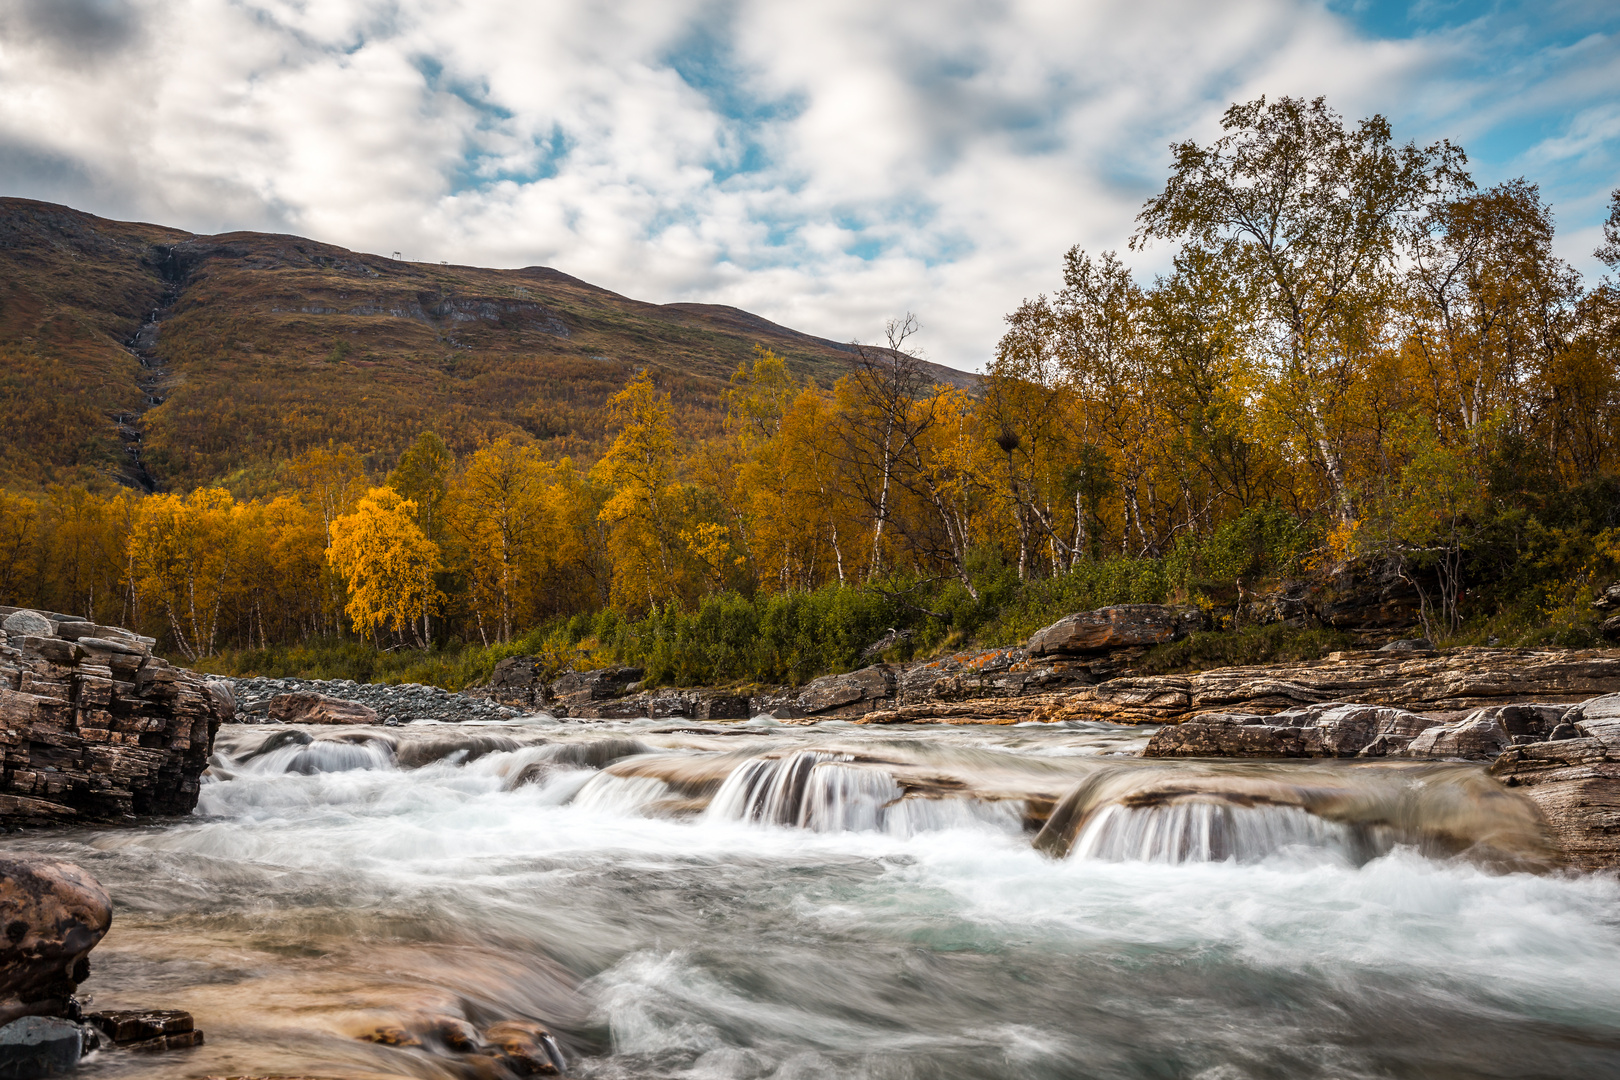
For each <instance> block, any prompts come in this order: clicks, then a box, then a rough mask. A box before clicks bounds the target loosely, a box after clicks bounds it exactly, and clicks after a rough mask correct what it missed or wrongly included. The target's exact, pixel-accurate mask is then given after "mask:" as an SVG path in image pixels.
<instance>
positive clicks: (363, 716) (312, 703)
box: [270, 692, 379, 724]
mask: <svg viewBox="0 0 1620 1080" xmlns="http://www.w3.org/2000/svg"><path fill="white" fill-rule="evenodd" d="M270 719H271V721H273V722H274V723H278V724H375V723H378V722H379V721H378V719H377V711H376V710H375V709H372V708H371V707H369V706H366V705H362V704H360V703H359V702H358V701H345V700H343V699H342V698H335V697H327V696H326V695H325V694H310V693H303V692H297V693H291V694H277V695H276V696H275V697H273V698H271V699H270Z"/></svg>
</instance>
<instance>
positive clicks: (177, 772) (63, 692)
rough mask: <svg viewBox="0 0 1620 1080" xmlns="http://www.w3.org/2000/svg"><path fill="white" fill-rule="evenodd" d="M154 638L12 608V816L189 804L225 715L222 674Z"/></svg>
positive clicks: (0, 736) (2, 668)
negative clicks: (178, 664) (210, 674)
mask: <svg viewBox="0 0 1620 1080" xmlns="http://www.w3.org/2000/svg"><path fill="white" fill-rule="evenodd" d="M152 645H153V642H152V639H151V638H143V637H140V636H138V635H136V634H132V633H130V632H129V631H127V630H123V629H120V628H118V627H111V626H98V625H96V624H94V623H91V622H87V621H84V620H81V619H74V618H72V617H70V616H66V615H58V614H56V613H53V612H40V611H31V610H27V609H16V608H0V745H3V746H4V748H5V761H4V764H3V766H0V823H4V824H5V825H6V826H8V827H9V826H12V825H17V824H31V823H42V822H77V821H107V820H127V819H129V818H131V817H133V816H136V815H168V814H184V813H188V812H190V810H191V809H192V808H193V807H194V806H196V805H197V791H198V777H199V776H200V775H201V773H202V771H203V769H204V768H206V767H207V764H208V754H209V750H210V748H211V746H212V744H213V738H214V733H215V732H216V731H217V730H218V728H219V725H220V724H221V723H222V722H224V721H226V720H228V719H230V718H231V716H232V715H233V714H234V713H235V703H234V701H233V700H232V697H231V692H230V690H229V688H228V687H226V686H225V685H224V684H222V683H214V682H209V681H207V680H205V679H204V678H203V677H202V676H200V675H198V674H196V673H194V672H191V671H185V670H183V669H180V668H175V667H171V666H169V664H168V662H167V661H165V660H164V659H162V658H161V657H157V656H153V655H152Z"/></svg>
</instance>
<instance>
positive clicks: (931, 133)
mask: <svg viewBox="0 0 1620 1080" xmlns="http://www.w3.org/2000/svg"><path fill="white" fill-rule="evenodd" d="M1262 94H1264V95H1267V96H1270V97H1276V96H1278V95H1283V94H1291V95H1297V96H1306V97H1315V96H1317V95H1324V96H1326V98H1327V99H1328V102H1329V104H1330V105H1332V106H1333V107H1334V108H1335V109H1337V110H1338V111H1339V112H1340V113H1342V114H1343V115H1344V116H1345V117H1346V118H1347V119H1350V120H1355V119H1359V118H1361V117H1363V116H1367V115H1370V114H1372V113H1375V112H1378V113H1383V114H1384V115H1386V116H1388V117H1389V118H1390V120H1391V121H1392V123H1393V125H1394V128H1395V133H1396V136H1397V138H1398V139H1400V140H1402V141H1405V140H1409V139H1410V140H1415V141H1417V142H1419V143H1427V142H1430V141H1433V140H1436V139H1439V138H1450V139H1452V140H1453V141H1454V142H1458V143H1461V144H1462V146H1463V147H1464V148H1465V149H1466V150H1467V152H1468V155H1469V158H1470V164H1471V168H1472V171H1473V173H1474V176H1475V179H1476V181H1477V182H1479V183H1480V184H1481V185H1482V186H1483V185H1486V184H1490V183H1495V182H1498V181H1501V180H1505V179H1510V178H1513V177H1517V176H1524V177H1526V178H1528V179H1529V180H1531V181H1532V182H1535V183H1538V184H1539V185H1540V186H1541V189H1542V192H1543V194H1544V196H1545V197H1546V198H1547V199H1548V201H1549V202H1551V204H1552V205H1553V208H1554V211H1555V213H1556V215H1557V219H1558V222H1559V229H1560V232H1559V253H1560V254H1561V255H1562V256H1563V257H1564V258H1566V259H1568V260H1569V261H1570V262H1572V263H1573V264H1574V265H1575V266H1577V267H1578V268H1579V269H1580V270H1581V271H1582V272H1583V273H1585V274H1587V275H1588V278H1589V280H1595V279H1596V278H1597V276H1598V275H1599V274H1600V272H1601V269H1602V268H1601V267H1600V266H1599V264H1597V263H1596V261H1595V260H1594V259H1592V258H1591V251H1592V249H1593V248H1594V247H1595V246H1596V245H1597V243H1598V242H1599V234H1600V225H1601V222H1602V219H1603V216H1604V206H1605V203H1606V201H1607V198H1608V193H1609V191H1610V190H1612V189H1613V188H1615V187H1620V4H1616V3H1614V2H1613V0H1544V2H1541V3H1523V4H1520V3H1510V2H1500V3H1490V2H1481V3H1467V2H1448V0H1420V2H1418V3H1415V4H1408V3H1394V2H1386V0H1309V2H1307V0H1224V2H1217V3H1212V2H1210V0H1121V2H1097V0H888V2H882V3H874V2H873V0H813V2H806V0H0V194H3V195H17V196H25V197H28V198H35V199H43V200H47V201H51V202H59V203H66V204H68V205H70V206H74V207H76V208H79V209H82V210H87V211H89V212H91V213H95V214H100V215H103V216H107V217H114V218H121V219H133V220H143V221H153V222H158V223H161V224H166V225H174V226H178V227H180V228H184V229H188V230H191V231H194V232H198V233H211V232H223V231H230V230H235V229H259V230H268V231H275V232H290V233H297V234H299V235H303V236H309V237H313V238H315V239H318V240H322V241H325V242H328V243H333V244H339V245H342V246H344V247H349V248H354V249H357V250H361V251H370V252H376V253H381V254H389V253H392V252H394V251H400V252H403V253H404V255H405V257H407V258H412V259H421V260H426V261H433V262H438V261H448V262H452V263H468V264H474V265H479V266H496V267H519V266H531V265H546V266H553V267H556V268H557V269H560V270H563V271H565V272H567V273H570V274H573V275H575V276H576V277H580V278H583V279H585V280H587V281H590V282H593V283H595V284H597V285H602V286H605V287H607V288H610V289H614V290H616V291H618V292H621V293H624V294H626V295H629V296H633V297H636V298H637V299H642V300H650V301H654V302H658V303H668V302H674V301H697V302H704V303H719V304H732V305H735V306H737V307H741V308H745V309H747V310H750V311H753V312H757V313H759V314H761V315H764V316H765V317H767V318H769V319H772V320H774V321H776V322H779V323H782V324H785V325H787V326H791V327H794V328H795V329H799V330H803V331H805V332H808V333H812V334H817V335H819V336H822V337H827V338H832V339H835V340H840V341H845V340H851V339H858V340H874V339H877V338H878V337H879V336H880V335H881V332H882V327H883V323H884V321H885V320H886V319H888V318H891V317H894V316H898V315H901V314H903V313H905V312H908V311H909V312H915V313H916V315H917V317H918V320H919V321H920V323H921V325H922V333H921V334H920V335H919V337H918V339H917V340H918V341H919V342H920V344H921V350H922V351H923V353H924V354H925V355H927V356H928V357H929V358H930V359H932V360H935V361H938V362H940V363H945V364H950V365H952V366H955V367H959V368H963V369H967V370H978V369H981V368H982V367H983V366H984V364H985V363H986V362H987V361H988V360H989V359H990V358H991V356H993V354H994V350H995V344H996V341H997V339H998V338H999V337H1000V335H1001V332H1002V329H1003V322H1002V320H1003V317H1004V316H1005V315H1006V314H1007V313H1008V312H1010V311H1012V310H1013V309H1014V308H1016V307H1017V306H1018V304H1019V303H1020V302H1021V301H1022V300H1023V299H1024V298H1026V297H1031V296H1034V295H1036V294H1037V293H1041V292H1051V291H1053V290H1054V289H1055V288H1056V287H1057V286H1058V285H1059V284H1060V269H1061V258H1062V254H1063V252H1064V251H1066V250H1067V249H1068V248H1069V247H1071V246H1073V245H1076V244H1078V245H1080V246H1081V247H1084V248H1086V249H1087V250H1092V251H1097V250H1102V249H1106V248H1120V249H1123V248H1124V246H1125V242H1126V240H1127V239H1128V237H1129V236H1130V233H1131V230H1132V228H1133V225H1134V219H1135V216H1136V213H1137V212H1138V210H1139V209H1140V208H1141V205H1142V202H1143V200H1145V199H1146V198H1147V197H1149V196H1150V195H1152V194H1154V193H1155V192H1156V191H1158V190H1159V189H1160V188H1161V187H1162V185H1163V183H1164V179H1165V176H1166V173H1167V169H1168V164H1169V160H1170V152H1169V147H1170V145H1171V144H1172V143H1173V142H1177V141H1180V140H1184V139H1189V138H1190V139H1196V140H1198V141H1200V142H1208V141H1210V140H1212V139H1214V138H1215V137H1217V136H1218V135H1219V134H1220V127H1219V121H1220V116H1221V113H1222V112H1223V111H1224V110H1225V108H1226V107H1227V105H1229V104H1230V103H1232V102H1234V101H1246V100H1250V99H1252V98H1255V97H1258V96H1260V95H1262ZM1126 258H1127V262H1128V263H1129V264H1130V265H1131V266H1132V268H1133V270H1134V271H1135V272H1136V273H1137V275H1138V277H1139V278H1141V279H1142V280H1143V281H1144V282H1146V281H1148V280H1151V277H1152V275H1153V274H1154V273H1156V272H1158V271H1160V270H1162V269H1163V268H1164V267H1165V266H1167V264H1168V261H1169V251H1168V249H1167V248H1165V247H1164V246H1163V245H1159V246H1158V247H1150V248H1148V249H1146V250H1144V251H1140V252H1128V253H1126Z"/></svg>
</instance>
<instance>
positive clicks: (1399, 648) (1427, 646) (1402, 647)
mask: <svg viewBox="0 0 1620 1080" xmlns="http://www.w3.org/2000/svg"><path fill="white" fill-rule="evenodd" d="M1378 651H1379V652H1386V653H1388V652H1392V653H1432V652H1434V642H1432V641H1430V640H1429V639H1428V638H1421V637H1417V638H1398V639H1396V640H1395V641H1391V642H1390V643H1389V644H1387V645H1385V646H1383V647H1382V648H1380V649H1379V650H1378Z"/></svg>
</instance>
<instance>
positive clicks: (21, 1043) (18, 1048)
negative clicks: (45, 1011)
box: [0, 1016, 93, 1080]
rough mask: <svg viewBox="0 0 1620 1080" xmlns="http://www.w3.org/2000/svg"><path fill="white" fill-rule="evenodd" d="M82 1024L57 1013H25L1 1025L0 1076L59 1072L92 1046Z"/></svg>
mask: <svg viewBox="0 0 1620 1080" xmlns="http://www.w3.org/2000/svg"><path fill="white" fill-rule="evenodd" d="M92 1045H93V1044H90V1043H89V1041H88V1039H87V1038H86V1034H85V1031H84V1029H83V1028H81V1027H80V1026H79V1025H78V1024H75V1023H74V1022H73V1021H71V1020H64V1019H62V1018H60V1017H56V1016H26V1017H23V1018H22V1019H21V1020H13V1021H12V1022H11V1023H9V1024H7V1025H5V1026H4V1027H0V1080H35V1078H36V1077H46V1076H60V1075H61V1074H63V1073H68V1072H72V1071H73V1070H74V1069H76V1068H77V1067H78V1064H79V1059H80V1058H81V1057H83V1056H84V1052H85V1051H86V1050H88V1049H90V1048H91V1046H92Z"/></svg>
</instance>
